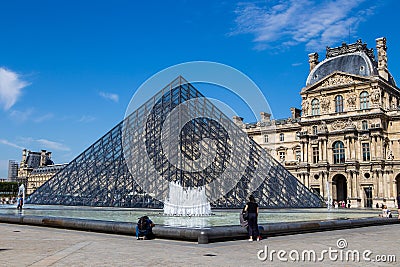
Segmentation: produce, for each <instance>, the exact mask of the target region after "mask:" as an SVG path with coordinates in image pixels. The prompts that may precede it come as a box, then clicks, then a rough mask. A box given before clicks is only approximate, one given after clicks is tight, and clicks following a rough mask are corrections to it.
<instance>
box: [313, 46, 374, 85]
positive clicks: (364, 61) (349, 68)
mask: <svg viewBox="0 0 400 267" xmlns="http://www.w3.org/2000/svg"><path fill="white" fill-rule="evenodd" d="M335 71H341V72H345V73H349V74H355V75H358V76H373V75H378V70H377V69H376V64H375V61H372V60H371V59H370V58H369V57H368V56H367V55H366V54H365V53H364V52H354V53H349V54H345V55H339V56H336V57H333V58H327V59H325V60H324V61H322V62H320V63H319V64H318V65H317V66H315V68H314V69H313V70H312V71H311V72H310V74H309V75H308V77H307V83H306V85H307V86H308V85H312V84H314V83H316V82H318V81H320V80H322V79H323V78H324V77H326V76H328V75H329V74H331V73H333V72H335Z"/></svg>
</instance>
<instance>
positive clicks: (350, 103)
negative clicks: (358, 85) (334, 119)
mask: <svg viewBox="0 0 400 267" xmlns="http://www.w3.org/2000/svg"><path fill="white" fill-rule="evenodd" d="M356 101H357V95H356V94H354V93H352V94H350V95H348V96H347V105H348V107H352V108H354V107H355V105H356Z"/></svg>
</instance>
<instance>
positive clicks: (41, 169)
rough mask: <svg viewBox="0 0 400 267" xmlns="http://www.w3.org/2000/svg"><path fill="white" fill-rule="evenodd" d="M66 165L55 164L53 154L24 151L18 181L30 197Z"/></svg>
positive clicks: (44, 151) (43, 151)
mask: <svg viewBox="0 0 400 267" xmlns="http://www.w3.org/2000/svg"><path fill="white" fill-rule="evenodd" d="M65 165H66V164H54V162H53V161H52V160H51V152H49V151H46V150H42V151H41V152H33V151H30V150H26V149H24V150H22V160H21V163H20V166H19V169H18V177H17V181H18V182H19V183H23V184H24V185H25V188H26V191H27V192H26V193H27V194H28V195H29V194H31V193H32V192H33V191H35V190H36V189H37V188H38V187H40V186H41V185H42V184H44V183H45V182H46V181H47V180H49V179H50V178H51V177H52V176H53V175H54V174H56V173H57V172H58V171H59V170H60V169H62V168H63V167H64V166H65Z"/></svg>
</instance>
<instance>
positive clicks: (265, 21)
mask: <svg viewBox="0 0 400 267" xmlns="http://www.w3.org/2000/svg"><path fill="white" fill-rule="evenodd" d="M363 2H365V0H353V1H348V0H336V1H332V0H322V1H306V0H305V1H297V0H290V1H267V2H266V3H268V4H260V3H257V4H256V3H240V4H238V6H237V9H236V11H235V13H236V15H237V17H236V19H235V22H236V29H235V30H234V31H233V32H232V33H231V35H236V34H252V35H254V40H253V41H254V42H255V48H256V49H259V50H264V49H268V48H271V49H286V48H288V47H290V46H295V45H298V44H300V43H304V44H305V46H306V48H307V50H309V51H315V50H318V49H321V48H325V47H326V45H330V44H332V43H335V42H337V41H339V40H343V39H344V40H347V39H348V36H349V30H350V31H351V32H355V31H356V30H357V28H358V25H359V23H360V22H362V21H364V20H365V19H366V17H367V16H370V15H372V14H373V13H374V12H373V11H374V8H375V7H374V6H371V2H367V3H365V5H370V6H367V7H365V6H363V7H361V5H362V4H363ZM372 3H374V2H372Z"/></svg>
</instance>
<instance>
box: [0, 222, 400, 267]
mask: <svg viewBox="0 0 400 267" xmlns="http://www.w3.org/2000/svg"><path fill="white" fill-rule="evenodd" d="M0 233H1V234H0V266H69V267H71V266H310V265H311V266H321V263H323V264H324V266H396V265H398V262H400V252H399V244H400V243H399V240H400V224H393V225H383V226H371V227H363V228H355V229H346V230H336V231H326V232H316V233H307V234H297V235H286V236H275V237H268V238H267V239H263V240H262V241H260V242H248V241H247V240H238V241H229V242H217V243H211V244H207V245H198V244H197V243H194V242H185V241H174V240H165V239H155V240H145V241H142V240H136V239H135V238H134V237H133V236H124V235H112V234H103V233H94V232H84V231H74V230H66V229H57V228H46V227H37V226H28V225H16V224H5V223H0ZM339 247H340V248H339ZM266 250H268V253H267V254H268V257H267V258H266V259H265V260H264V261H262V260H260V259H259V258H261V259H263V258H265V253H264V252H265V251H266ZM274 251H280V252H279V253H280V258H281V260H280V259H279V258H278V254H279V253H278V252H274ZM311 251H313V252H315V258H314V259H313V254H312V252H311ZM357 253H358V255H360V261H359V262H358V261H357V256H356V254H357ZM303 255H304V257H303ZM346 255H347V256H346ZM271 256H272V260H271ZM393 256H394V257H395V258H396V260H397V264H396V262H393V261H394V257H393ZM296 258H298V259H299V261H298V262H293V260H292V259H296ZM302 258H303V259H304V260H302ZM346 258H347V259H348V260H346ZM285 259H286V260H287V261H286V262H285V261H284V260H285ZM341 259H342V260H341ZM318 260H321V261H318ZM368 260H370V261H369V262H368ZM378 260H381V261H382V260H384V261H386V262H378ZM314 261H316V262H314ZM388 261H391V263H388Z"/></svg>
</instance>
